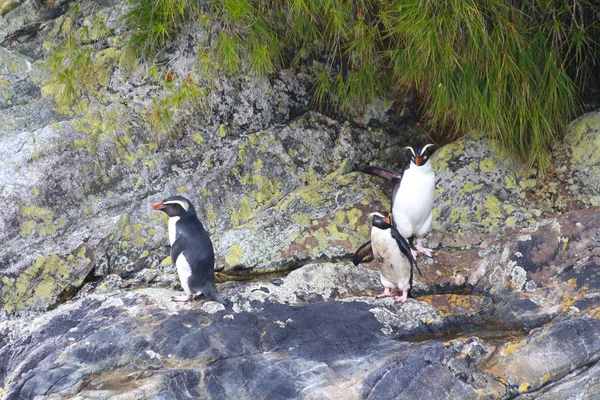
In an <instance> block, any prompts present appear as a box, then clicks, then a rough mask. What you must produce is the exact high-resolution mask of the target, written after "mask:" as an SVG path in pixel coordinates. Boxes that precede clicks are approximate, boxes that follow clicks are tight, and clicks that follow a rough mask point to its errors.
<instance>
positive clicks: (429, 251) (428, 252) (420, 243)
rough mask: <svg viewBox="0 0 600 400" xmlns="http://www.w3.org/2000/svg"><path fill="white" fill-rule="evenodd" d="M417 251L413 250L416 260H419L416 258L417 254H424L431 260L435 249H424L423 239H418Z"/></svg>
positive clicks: (416, 241)
mask: <svg viewBox="0 0 600 400" xmlns="http://www.w3.org/2000/svg"><path fill="white" fill-rule="evenodd" d="M415 249H416V251H414V250H412V249H411V251H412V252H413V256H414V257H415V259H416V258H417V256H416V254H417V252H419V253H423V254H425V255H426V256H427V257H429V258H432V257H433V249H428V248H426V247H423V239H421V238H417V240H415Z"/></svg>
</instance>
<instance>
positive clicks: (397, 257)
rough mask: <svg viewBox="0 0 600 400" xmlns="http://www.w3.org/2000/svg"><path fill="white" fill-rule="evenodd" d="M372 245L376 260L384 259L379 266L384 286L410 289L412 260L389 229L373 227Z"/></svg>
mask: <svg viewBox="0 0 600 400" xmlns="http://www.w3.org/2000/svg"><path fill="white" fill-rule="evenodd" d="M371 246H372V248H373V255H374V256H375V259H376V261H377V260H379V259H380V258H381V259H382V260H383V261H382V262H381V265H380V268H379V274H380V280H381V283H382V284H383V286H385V287H389V288H395V287H398V288H399V289H400V290H408V289H410V267H411V266H410V261H408V259H407V258H406V256H405V255H404V254H402V251H401V250H400V248H399V247H398V243H397V242H396V240H395V239H394V238H393V237H392V235H391V231H390V230H389V229H386V230H383V229H379V228H376V227H373V228H372V229H371Z"/></svg>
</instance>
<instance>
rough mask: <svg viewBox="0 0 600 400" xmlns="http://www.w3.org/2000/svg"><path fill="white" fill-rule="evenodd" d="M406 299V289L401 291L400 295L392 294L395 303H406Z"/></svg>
mask: <svg viewBox="0 0 600 400" xmlns="http://www.w3.org/2000/svg"><path fill="white" fill-rule="evenodd" d="M407 299H408V291H407V290H403V291H402V296H394V300H396V302H397V303H406V300H407Z"/></svg>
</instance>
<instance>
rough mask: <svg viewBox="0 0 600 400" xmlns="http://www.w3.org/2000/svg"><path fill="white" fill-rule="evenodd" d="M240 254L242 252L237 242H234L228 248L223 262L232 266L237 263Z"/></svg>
mask: <svg viewBox="0 0 600 400" xmlns="http://www.w3.org/2000/svg"><path fill="white" fill-rule="evenodd" d="M242 254H244V251H243V250H242V248H241V247H240V246H239V245H238V244H234V245H233V246H231V247H230V248H229V253H228V254H227V257H225V262H226V263H227V264H228V265H230V266H232V267H234V266H236V265H239V263H240V257H241V256H242Z"/></svg>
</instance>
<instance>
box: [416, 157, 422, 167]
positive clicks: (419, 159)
mask: <svg viewBox="0 0 600 400" xmlns="http://www.w3.org/2000/svg"><path fill="white" fill-rule="evenodd" d="M421 161H423V157H421V156H416V157H415V164H417V166H420V165H421Z"/></svg>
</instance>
